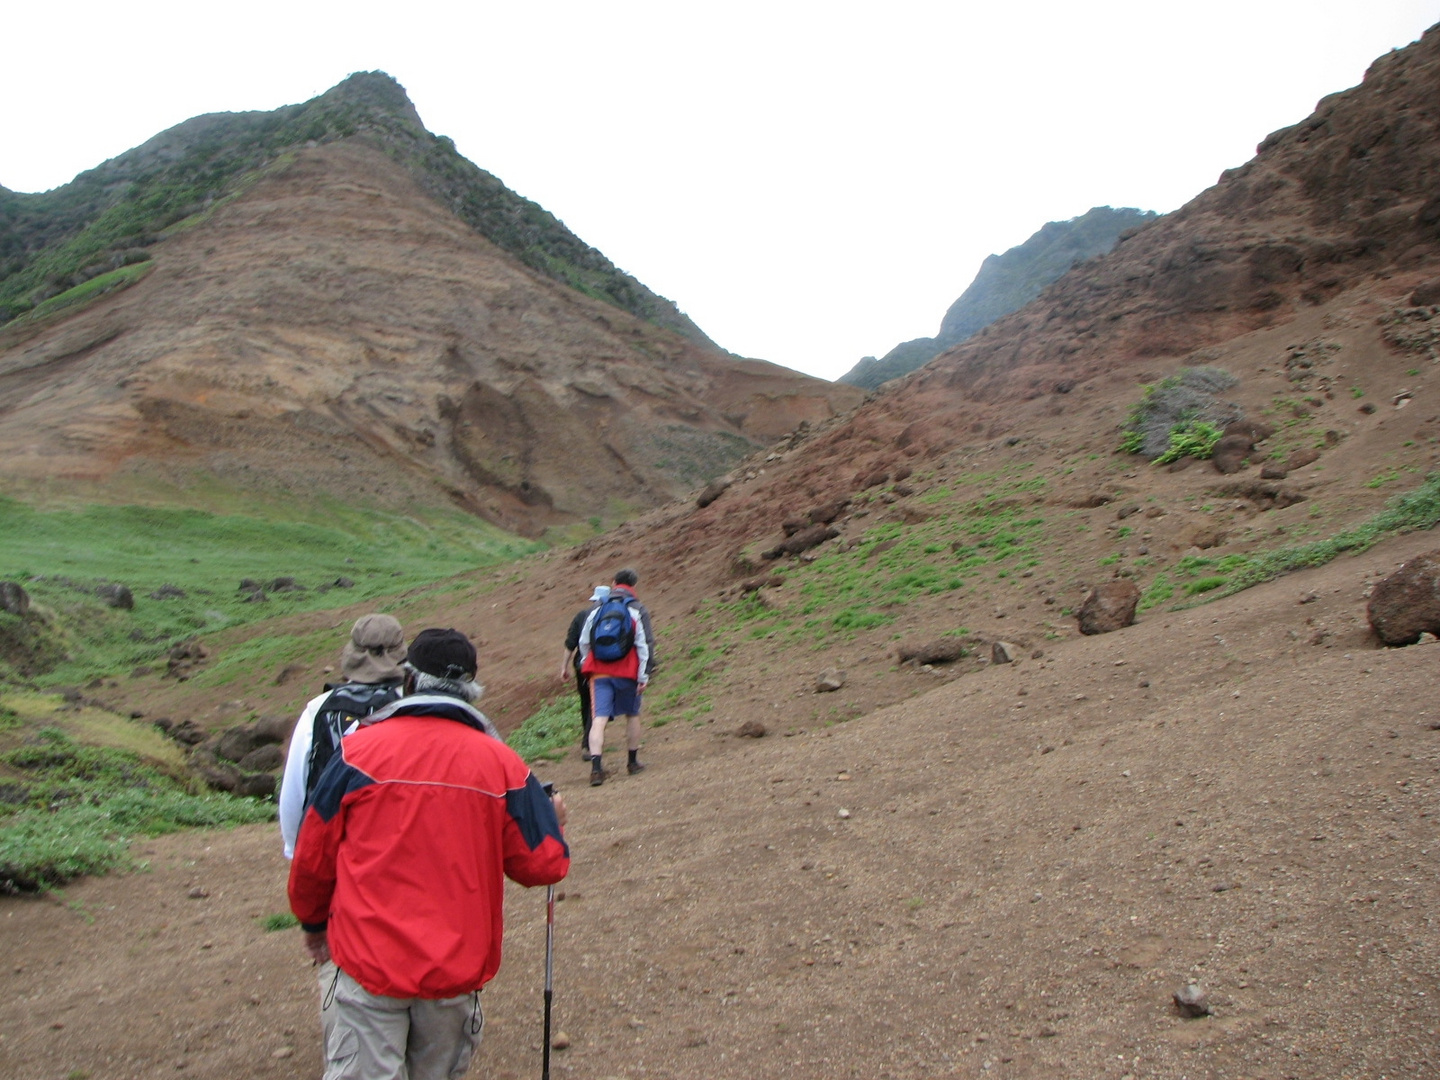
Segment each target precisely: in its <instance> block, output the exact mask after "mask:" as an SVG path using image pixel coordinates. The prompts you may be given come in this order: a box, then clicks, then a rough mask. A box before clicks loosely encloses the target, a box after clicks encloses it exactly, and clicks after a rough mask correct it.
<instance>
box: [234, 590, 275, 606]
mask: <svg viewBox="0 0 1440 1080" xmlns="http://www.w3.org/2000/svg"><path fill="white" fill-rule="evenodd" d="M240 602H241V603H242V604H268V603H269V602H270V597H268V596H266V595H265V590H264V589H256V590H255V591H254V592H252V593H247V594H246V595H245V596H243V597H241V598H240Z"/></svg>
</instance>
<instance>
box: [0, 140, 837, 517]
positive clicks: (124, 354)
mask: <svg viewBox="0 0 1440 1080" xmlns="http://www.w3.org/2000/svg"><path fill="white" fill-rule="evenodd" d="M154 250H155V254H156V258H155V262H156V264H157V268H156V270H155V272H154V273H152V274H151V275H150V276H149V277H147V278H146V279H145V280H144V281H143V282H141V283H140V284H138V285H136V286H134V287H132V288H131V289H129V290H128V291H125V292H123V293H120V294H118V295H116V296H114V297H111V298H107V299H105V300H102V301H101V302H100V303H99V304H98V305H96V306H94V307H92V308H90V309H88V310H86V311H84V312H83V313H81V314H79V315H77V316H75V317H72V318H70V319H68V320H65V321H62V322H60V323H58V324H51V325H47V326H45V327H44V328H43V329H41V330H39V332H36V331H35V330H34V329H25V328H20V329H16V330H12V331H9V332H8V333H4V334H0V479H7V480H9V481H11V482H12V483H13V482H16V481H25V480H32V479H35V478H45V479H47V480H51V481H54V480H62V481H63V480H89V481H96V480H99V481H105V480H107V479H109V478H112V477H114V476H115V474H117V473H119V474H125V475H136V474H138V475H141V476H156V475H158V476H161V477H163V478H165V479H169V480H189V479H191V478H193V477H194V476H196V475H197V474H198V475H202V476H203V475H206V474H210V475H218V476H219V477H220V478H221V479H222V480H223V481H224V482H226V483H229V484H238V485H240V486H243V487H251V488H260V489H268V490H273V489H276V488H279V489H281V490H292V491H298V492H302V493H303V492H309V491H313V490H319V491H322V492H329V493H334V494H347V495H351V494H363V495H365V496H366V497H368V498H374V499H378V500H379V501H380V502H381V503H382V504H384V505H391V506H395V505H403V504H404V503H405V502H407V501H410V500H415V501H419V502H426V501H442V502H443V501H447V500H453V501H454V502H456V503H458V504H459V505H461V506H464V507H466V508H468V509H471V510H473V511H474V512H476V513H478V514H480V515H482V516H484V517H486V518H487V519H489V520H491V521H494V522H496V523H498V524H500V525H502V526H504V527H507V528H510V529H513V530H515V531H518V532H522V533H527V534H531V535H533V534H536V533H538V532H540V531H542V530H543V529H545V528H546V527H548V526H551V525H561V524H565V523H570V522H574V521H576V520H579V519H583V518H587V517H592V516H599V517H601V518H604V519H607V520H613V519H614V518H615V517H616V516H618V515H621V514H623V513H626V512H633V511H634V510H635V509H641V508H645V507H647V506H653V505H655V504H657V503H661V502H665V501H667V500H669V499H671V498H673V497H675V496H676V495H677V494H680V493H681V492H684V491H687V490H690V489H692V488H694V487H696V486H698V485H700V484H702V483H703V482H704V481H706V480H708V479H709V478H711V477H713V476H715V475H717V474H718V473H721V472H723V471H725V469H726V468H727V467H729V466H730V465H731V464H732V463H733V462H734V461H736V460H737V459H738V458H739V457H742V456H744V454H746V453H748V452H750V451H751V450H753V449H754V447H755V446H756V445H757V444H763V443H768V442H769V441H771V440H773V439H775V438H776V437H777V436H779V435H781V434H783V433H784V432H787V431H789V430H791V429H792V428H794V427H796V426H797V425H798V424H800V423H802V422H806V423H810V424H814V423H817V422H819V421H822V420H825V419H828V418H829V417H831V416H834V415H835V414H836V413H837V412H840V411H843V410H845V409H848V408H850V407H852V406H853V405H854V404H856V403H857V402H858V401H859V400H860V398H861V396H862V394H861V392H860V391H857V390H855V389H853V388H850V387H841V386H833V385H831V384H828V383H825V382H822V381H820V380H817V379H811V378H808V377H806V376H803V375H799V374H797V373H795V372H791V371H787V370H785V369H783V368H779V367H776V366H774V365H771V364H766V363H762V362H759V361H753V360H736V359H733V358H731V357H729V356H726V355H725V354H722V353H720V352H717V351H715V350H712V349H709V348H707V347H706V346H704V345H702V344H697V343H695V342H692V341H690V340H688V339H685V338H682V337H680V336H679V335H677V334H674V333H672V332H669V331H665V330H662V329H659V328H658V327H655V326H653V325H651V324H649V323H646V322H643V321H641V320H640V319H638V318H635V317H633V316H631V315H629V314H627V313H625V312H622V311H618V310H617V309H615V308H614V307H612V306H610V305H608V304H603V303H600V302H598V301H594V300H591V299H590V298H588V297H586V296H583V295H581V294H579V293H577V292H574V291H573V290H570V289H568V288H566V287H564V286H561V285H558V284H556V283H554V282H551V281H549V280H547V279H543V278H540V277H538V276H537V275H535V274H533V273H532V272H530V271H529V270H528V269H526V268H524V267H522V266H521V265H520V264H519V263H517V262H516V261H515V260H514V259H512V258H511V257H510V256H508V255H506V254H504V253H502V252H501V251H500V250H499V249H498V248H496V247H495V246H494V245H492V244H490V243H489V242H488V241H486V240H485V239H484V238H482V237H480V236H479V235H478V234H476V233H475V232H473V231H472V230H471V229H469V228H468V227H467V226H465V225H464V224H463V223H462V222H461V221H459V220H458V219H457V218H455V217H454V216H452V215H451V214H450V213H449V212H448V211H446V210H445V209H443V208H442V207H441V206H440V205H438V204H437V203H435V202H433V201H432V200H431V199H429V198H428V197H426V196H425V195H424V194H423V193H422V192H421V191H420V190H419V189H418V188H417V187H416V185H415V182H414V181H413V180H412V179H411V178H410V176H409V175H408V174H407V173H406V172H404V171H403V170H402V169H401V168H400V167H399V166H398V165H396V164H395V163H394V162H393V161H392V160H391V159H390V158H388V157H387V156H385V155H384V154H382V153H381V152H380V151H379V150H377V149H374V148H372V147H371V146H369V145H368V144H367V143H366V142H365V140H364V138H363V137H356V138H352V139H347V140H344V141H341V142H338V143H332V144H328V145H325V146H321V147H315V148H311V149H306V150H302V151H300V152H299V153H298V155H296V156H295V157H294V159H293V160H292V161H289V162H288V163H282V164H280V165H278V166H275V167H272V168H271V169H270V170H269V172H268V173H267V175H266V176H265V178H264V179H263V180H261V181H260V182H259V183H257V184H256V185H255V186H254V187H253V188H252V189H251V190H250V191H249V192H248V193H246V194H245V195H243V196H242V197H241V198H239V199H238V200H236V201H235V202H233V203H230V204H228V205H225V206H223V207H222V208H220V209H219V210H217V211H216V212H214V213H213V214H212V215H211V216H210V217H209V219H208V220H206V221H204V222H203V223H202V224H200V225H199V226H197V227H194V228H192V229H190V230H189V231H187V232H183V233H181V234H180V235H178V236H176V237H174V238H172V239H170V240H168V241H165V242H164V243H162V244H160V245H158V246H157V247H156V248H155V249H154Z"/></svg>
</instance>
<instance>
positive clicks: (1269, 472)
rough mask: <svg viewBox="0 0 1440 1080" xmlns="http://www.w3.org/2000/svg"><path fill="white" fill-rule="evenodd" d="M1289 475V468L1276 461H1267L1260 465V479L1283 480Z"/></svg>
mask: <svg viewBox="0 0 1440 1080" xmlns="http://www.w3.org/2000/svg"><path fill="white" fill-rule="evenodd" d="M1289 475H1290V470H1289V469H1287V468H1285V466H1284V465H1281V464H1279V463H1278V462H1274V461H1267V462H1266V463H1265V464H1264V465H1262V466H1261V467H1260V479H1261V480H1284V479H1285V478H1286V477H1287V476H1289Z"/></svg>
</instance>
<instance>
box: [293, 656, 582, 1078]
mask: <svg viewBox="0 0 1440 1080" xmlns="http://www.w3.org/2000/svg"><path fill="white" fill-rule="evenodd" d="M477 666H478V665H477V657H476V654H475V648H474V646H473V645H472V644H471V643H470V641H469V639H467V638H466V637H465V635H464V634H462V633H460V632H459V631H458V630H439V629H432V630H423V631H421V632H420V633H419V634H417V635H416V636H415V639H414V641H413V642H411V645H410V649H409V652H408V654H407V656H406V669H405V671H406V674H405V687H406V691H407V694H406V696H405V697H403V698H401V699H400V700H399V701H396V702H394V703H393V704H391V705H389V706H387V707H386V708H384V709H382V710H380V711H379V712H377V713H374V714H373V715H371V716H368V717H365V718H364V719H363V720H361V721H360V723H359V727H358V729H357V730H356V731H354V732H353V733H352V734H350V735H348V736H346V737H345V739H344V740H343V741H342V743H341V744H340V753H339V754H337V755H336V756H335V757H333V758H332V759H331V761H330V764H329V765H328V766H326V769H325V772H324V773H323V774H322V775H321V777H320V780H319V782H318V783H317V784H316V786H315V790H314V793H313V795H312V797H311V800H310V803H309V805H308V807H307V808H306V811H305V818H304V821H303V823H302V824H301V828H300V835H299V839H298V842H297V844H296V847H295V858H294V861H293V862H292V863H291V866H290V883H289V894H290V907H291V910H292V911H293V912H294V913H295V916H296V917H297V918H298V919H299V920H300V924H301V928H302V930H303V931H304V935H305V947H306V949H307V951H308V952H309V953H310V956H311V958H312V959H313V960H315V961H316V962H317V963H324V962H326V961H328V960H331V959H332V958H333V961H334V963H335V965H336V975H335V978H334V982H333V983H332V985H331V987H330V990H329V995H330V996H331V997H332V998H333V1002H334V1010H335V1022H334V1026H333V1027H332V1029H331V1031H330V1033H329V1035H328V1036H327V1039H326V1058H327V1063H326V1070H325V1077H326V1080H343V1078H349V1077H360V1078H363V1080H400V1078H402V1077H404V1078H407V1080H442V1078H449V1077H458V1076H462V1075H464V1073H465V1070H466V1069H467V1068H468V1067H469V1063H470V1060H471V1057H472V1056H473V1054H474V1052H475V1049H476V1047H477V1046H479V1043H480V1037H481V1034H482V1032H483V1028H484V1016H483V1014H482V1013H481V1011H480V998H479V994H480V990H481V988H482V987H483V986H484V985H485V984H486V983H487V982H489V981H490V979H491V978H492V977H493V976H494V975H495V973H496V971H497V970H498V969H499V967H500V945H501V937H502V934H503V929H504V927H503V904H504V879H505V878H506V877H509V878H510V879H511V880H513V881H516V882H518V883H519V884H521V885H525V886H534V885H552V884H554V883H555V882H557V881H559V880H561V879H562V878H563V877H564V876H565V874H566V873H567V872H568V871H569V868H570V852H569V848H568V847H567V846H566V843H565V837H564V832H563V826H564V822H565V818H566V812H565V804H564V802H563V801H562V800H561V799H560V798H559V797H558V796H556V797H555V799H554V801H553V802H552V801H551V799H550V797H549V796H548V795H547V794H546V793H545V791H544V789H543V788H542V787H541V785H540V782H539V781H538V780H536V778H535V776H534V775H533V774H532V773H531V772H530V770H529V768H528V767H527V766H526V765H525V763H524V761H522V760H521V758H520V756H519V755H518V754H516V753H515V751H513V750H511V749H510V748H509V747H508V746H506V745H505V743H504V742H503V741H502V740H501V739H500V737H499V735H498V733H497V732H496V730H495V727H494V725H493V724H491V722H490V721H489V720H488V719H487V718H486V717H485V716H484V714H483V713H481V712H480V711H479V710H478V709H476V708H475V705H474V702H476V701H477V700H479V698H480V695H481V694H482V693H483V688H482V687H481V686H480V684H479V683H478V682H477V681H476V672H477Z"/></svg>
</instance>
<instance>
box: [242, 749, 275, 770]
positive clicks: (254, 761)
mask: <svg viewBox="0 0 1440 1080" xmlns="http://www.w3.org/2000/svg"><path fill="white" fill-rule="evenodd" d="M283 764H285V755H284V754H282V753H281V752H280V747H278V746H276V745H275V744H274V743H270V744H269V745H267V746H257V747H256V748H255V749H254V750H251V751H250V752H249V753H248V754H246V755H245V756H244V757H243V758H241V759H240V761H239V765H240V771H241V772H242V773H257V772H274V771H275V770H276V769H278V768H280V766H281V765H283Z"/></svg>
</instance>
